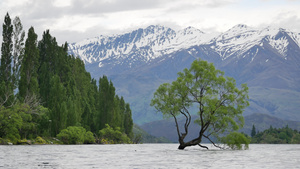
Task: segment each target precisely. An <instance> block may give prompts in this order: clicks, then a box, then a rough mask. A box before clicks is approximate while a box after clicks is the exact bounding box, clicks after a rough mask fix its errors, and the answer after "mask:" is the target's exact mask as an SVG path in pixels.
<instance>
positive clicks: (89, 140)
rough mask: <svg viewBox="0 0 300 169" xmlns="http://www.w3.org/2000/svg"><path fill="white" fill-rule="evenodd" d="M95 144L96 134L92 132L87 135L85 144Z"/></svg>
mask: <svg viewBox="0 0 300 169" xmlns="http://www.w3.org/2000/svg"><path fill="white" fill-rule="evenodd" d="M93 143H95V137H94V134H93V133H92V132H90V131H88V132H86V133H85V138H84V144H93Z"/></svg>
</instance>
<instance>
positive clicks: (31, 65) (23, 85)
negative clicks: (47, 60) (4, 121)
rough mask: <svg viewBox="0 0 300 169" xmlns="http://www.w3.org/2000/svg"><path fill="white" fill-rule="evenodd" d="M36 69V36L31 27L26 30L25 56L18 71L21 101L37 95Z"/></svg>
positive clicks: (37, 56)
mask: <svg viewBox="0 0 300 169" xmlns="http://www.w3.org/2000/svg"><path fill="white" fill-rule="evenodd" d="M38 68H39V50H38V48H37V34H36V33H35V32H34V28H33V27H31V28H29V30H28V35H27V39H26V43H25V54H24V58H23V60H22V65H21V69H20V75H21V77H20V82H19V96H20V99H21V100H23V99H25V100H28V99H29V100H30V99H32V97H36V96H38V95H39V84H38V73H37V71H38Z"/></svg>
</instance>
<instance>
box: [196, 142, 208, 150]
mask: <svg viewBox="0 0 300 169" xmlns="http://www.w3.org/2000/svg"><path fill="white" fill-rule="evenodd" d="M198 145H199V146H200V147H202V148H206V149H207V150H208V147H206V146H203V145H201V144H200V143H199V144H198Z"/></svg>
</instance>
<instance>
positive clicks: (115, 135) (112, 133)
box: [99, 124, 131, 144]
mask: <svg viewBox="0 0 300 169" xmlns="http://www.w3.org/2000/svg"><path fill="white" fill-rule="evenodd" d="M105 126H106V127H105V128H104V129H102V130H100V131H99V135H100V138H101V143H102V144H122V143H131V141H130V138H129V137H128V136H127V135H126V134H125V133H122V132H121V131H120V128H119V127H116V128H115V129H113V128H112V127H110V126H109V125H108V124H105Z"/></svg>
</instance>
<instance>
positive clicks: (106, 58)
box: [69, 25, 210, 69]
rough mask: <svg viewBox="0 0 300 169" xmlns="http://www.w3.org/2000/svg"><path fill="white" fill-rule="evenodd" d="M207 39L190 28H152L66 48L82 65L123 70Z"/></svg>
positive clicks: (98, 38)
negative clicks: (116, 66)
mask: <svg viewBox="0 0 300 169" xmlns="http://www.w3.org/2000/svg"><path fill="white" fill-rule="evenodd" d="M208 38H210V37H209V36H208V35H206V34H205V33H203V32H201V31H200V30H198V29H195V28H193V27H188V28H185V29H183V30H179V31H174V30H172V29H171V28H167V27H163V26H153V25H152V26H149V27H147V28H145V29H142V28H141V29H138V30H134V31H132V32H130V33H126V34H122V35H113V36H99V37H96V38H91V39H86V40H84V41H82V42H78V43H73V44H69V51H70V53H71V54H73V55H74V56H79V57H80V58H81V59H82V60H83V61H84V62H85V63H86V64H95V63H97V64H98V67H103V66H108V65H109V67H111V68H112V67H114V66H115V65H123V66H124V67H125V68H126V69H127V68H132V67H135V66H139V65H140V64H143V63H147V62H149V61H151V60H153V59H156V58H159V57H161V56H164V55H168V54H171V53H173V52H176V51H178V50H181V49H187V48H189V47H191V46H194V45H198V44H202V43H204V42H206V41H208V40H209V39H208ZM112 63H113V64H112Z"/></svg>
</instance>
